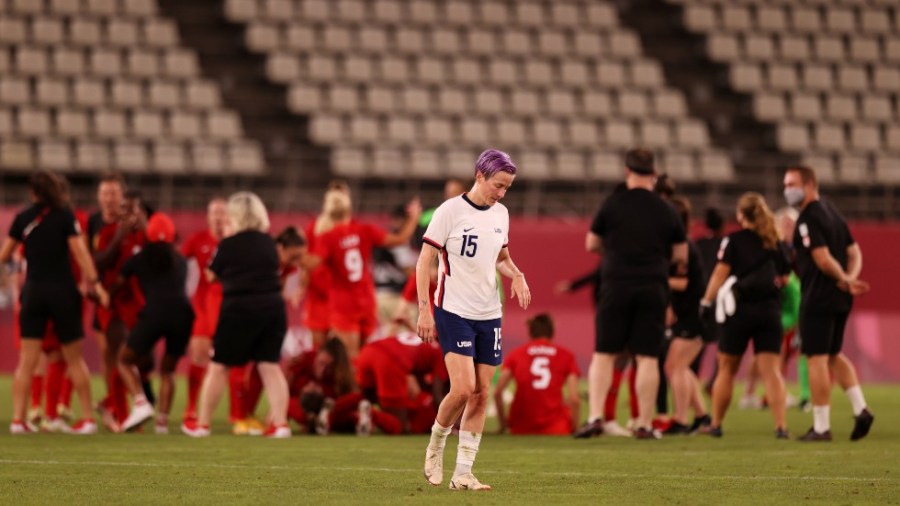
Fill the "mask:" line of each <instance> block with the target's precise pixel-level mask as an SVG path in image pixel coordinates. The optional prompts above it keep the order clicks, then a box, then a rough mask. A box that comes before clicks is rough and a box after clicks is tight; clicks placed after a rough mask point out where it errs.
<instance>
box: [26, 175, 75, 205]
mask: <svg viewBox="0 0 900 506" xmlns="http://www.w3.org/2000/svg"><path fill="white" fill-rule="evenodd" d="M29 186H30V187H31V191H32V192H34V196H35V197H36V198H37V201H38V203H39V204H43V205H45V206H49V207H52V208H55V209H62V208H64V207H68V205H69V199H68V191H67V186H68V185H67V184H66V181H65V179H63V178H62V176H58V175H56V174H54V173H52V172H48V171H46V170H39V171H37V172H35V173H34V174H33V175H32V176H31V181H30V182H29Z"/></svg>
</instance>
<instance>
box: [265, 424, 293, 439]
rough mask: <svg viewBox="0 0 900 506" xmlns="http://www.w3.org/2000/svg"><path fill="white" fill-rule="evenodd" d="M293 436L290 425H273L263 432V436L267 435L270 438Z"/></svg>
mask: <svg viewBox="0 0 900 506" xmlns="http://www.w3.org/2000/svg"><path fill="white" fill-rule="evenodd" d="M291 436H292V434H291V428H290V426H288V425H279V426H275V425H271V426H269V428H268V429H266V431H265V432H264V433H263V437H266V438H268V439H288V438H290V437H291Z"/></svg>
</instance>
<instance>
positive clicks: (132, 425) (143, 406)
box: [122, 402, 156, 431]
mask: <svg viewBox="0 0 900 506" xmlns="http://www.w3.org/2000/svg"><path fill="white" fill-rule="evenodd" d="M155 414H156V411H155V410H154V409H153V406H151V405H150V403H149V402H142V403H140V404H135V405H134V407H132V408H131V413H129V414H128V418H126V419H125V422H124V423H123V424H122V430H124V431H131V430H134V429H136V428H138V427H140V426H141V424H142V423H144V422H146V421H147V420H149V419H151V418H153V415H155Z"/></svg>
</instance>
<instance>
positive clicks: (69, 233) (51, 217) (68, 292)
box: [0, 171, 109, 434]
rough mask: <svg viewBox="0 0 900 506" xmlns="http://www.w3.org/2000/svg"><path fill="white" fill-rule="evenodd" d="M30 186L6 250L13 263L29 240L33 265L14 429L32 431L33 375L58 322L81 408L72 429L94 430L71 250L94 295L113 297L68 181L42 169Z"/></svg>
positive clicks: (25, 299)
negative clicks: (80, 220) (85, 234)
mask: <svg viewBox="0 0 900 506" xmlns="http://www.w3.org/2000/svg"><path fill="white" fill-rule="evenodd" d="M30 186H31V200H32V202H33V204H32V205H31V206H30V207H29V208H27V209H25V210H24V211H22V212H20V213H19V214H17V215H16V217H15V219H14V220H13V223H12V226H11V227H10V229H9V236H8V237H7V238H6V241H5V242H4V243H3V247H2V249H0V263H7V262H9V261H10V258H11V257H12V254H13V252H14V251H15V249H16V248H17V247H18V246H19V245H20V244H24V245H25V261H26V262H27V265H28V271H27V274H26V277H25V285H24V286H23V287H22V294H21V311H20V313H19V325H20V329H21V333H22V349H21V353H20V355H19V364H18V366H17V367H16V372H15V377H14V379H13V419H12V423H11V424H10V428H9V429H10V432H11V433H13V434H23V433H28V432H31V428H30V427H28V426H27V425H26V424H25V414H26V409H27V403H28V402H27V399H28V393H29V389H30V388H31V375H32V373H33V372H34V369H35V366H36V365H37V362H38V360H39V359H40V356H41V341H42V340H43V338H44V335H45V334H46V330H47V324H48V323H49V322H53V326H54V328H55V330H56V334H57V336H58V337H59V341H60V343H61V344H62V354H63V358H64V359H65V361H66V364H67V365H68V370H69V377H70V378H71V380H72V385H73V387H74V389H75V391H76V392H77V394H78V399H79V407H80V409H81V416H82V419H81V421H80V422H78V423H77V424H76V425H75V426H74V427H72V428H71V429H70V430H69V432H73V433H77V434H94V433H96V432H97V425H96V423H94V420H93V416H92V415H91V407H92V406H93V404H92V403H91V385H90V373H89V372H88V368H87V365H86V364H85V362H84V357H83V355H82V344H81V338H82V337H83V335H84V329H83V327H82V322H81V293H80V292H79V291H78V285H77V284H76V282H75V276H74V274H73V273H72V264H71V261H70V259H69V258H70V257H69V254H70V252H71V253H72V255H73V256H74V257H75V260H76V261H77V262H78V265H79V267H80V268H81V273H82V275H83V279H84V280H85V284H86V285H87V289H88V291H89V293H91V294H93V295H94V296H96V297H97V298H98V300H99V301H100V302H101V303H102V304H103V305H106V304H108V303H109V300H108V297H107V294H106V292H105V291H104V290H103V287H102V286H101V285H100V283H99V282H98V280H97V271H96V270H95V269H94V264H93V262H91V256H90V253H88V250H87V245H86V244H85V241H84V238H83V237H82V235H81V227H80V226H79V225H78V221H77V220H76V219H75V215H74V214H73V213H72V211H71V210H70V209H69V203H68V198H67V194H66V192H65V182H64V181H63V180H62V179H61V178H60V177H58V176H56V175H54V174H52V173H50V172H46V171H40V172H37V173H35V174H34V175H33V176H32V177H31V183H30Z"/></svg>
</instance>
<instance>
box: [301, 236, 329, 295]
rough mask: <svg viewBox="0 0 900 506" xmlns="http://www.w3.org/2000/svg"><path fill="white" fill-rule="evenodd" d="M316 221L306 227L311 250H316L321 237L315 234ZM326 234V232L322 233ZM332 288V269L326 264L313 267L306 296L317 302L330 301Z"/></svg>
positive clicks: (308, 245)
mask: <svg viewBox="0 0 900 506" xmlns="http://www.w3.org/2000/svg"><path fill="white" fill-rule="evenodd" d="M315 229H316V222H315V221H313V222H312V223H310V224H309V226H307V227H306V241H307V247H308V248H309V251H313V252H314V251H316V246H317V245H318V243H319V240H320V237H321V236H317V235H315ZM322 235H324V234H322ZM329 290H331V271H330V270H329V269H328V267H326V266H325V265H320V266H319V267H317V268H315V269H313V270H312V271H311V272H310V273H309V284H307V285H306V297H307V298H310V299H314V300H315V301H317V302H328V292H329Z"/></svg>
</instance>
